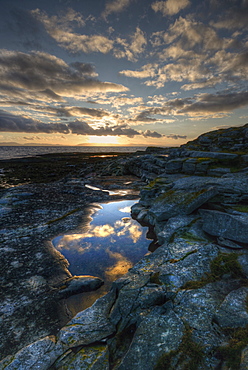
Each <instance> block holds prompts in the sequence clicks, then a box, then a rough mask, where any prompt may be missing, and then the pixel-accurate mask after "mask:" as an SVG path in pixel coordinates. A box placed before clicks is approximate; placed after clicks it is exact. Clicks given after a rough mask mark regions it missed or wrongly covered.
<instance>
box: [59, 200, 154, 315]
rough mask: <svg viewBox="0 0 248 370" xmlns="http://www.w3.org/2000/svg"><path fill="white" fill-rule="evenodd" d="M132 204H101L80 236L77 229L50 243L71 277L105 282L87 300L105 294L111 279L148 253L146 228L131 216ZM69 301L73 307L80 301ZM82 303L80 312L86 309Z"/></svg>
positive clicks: (114, 278) (128, 201)
mask: <svg viewBox="0 0 248 370" xmlns="http://www.w3.org/2000/svg"><path fill="white" fill-rule="evenodd" d="M134 203H135V201H133V200H125V201H120V202H111V203H103V204H101V208H100V209H99V208H98V210H97V212H96V213H95V214H94V215H93V216H92V221H91V223H90V225H89V227H88V230H87V231H85V228H84V229H83V230H84V232H81V233H80V229H79V230H78V233H74V234H66V235H63V236H60V237H57V238H56V239H55V240H54V241H53V242H54V245H55V247H56V248H57V249H58V250H59V251H60V252H61V253H62V254H63V255H64V256H65V257H66V258H67V260H68V261H69V263H70V266H69V270H70V271H71V273H72V274H73V275H94V276H99V277H101V278H102V279H103V280H104V286H103V287H102V288H100V289H99V290H97V291H96V292H94V293H93V292H92V293H90V296H92V297H91V298H90V299H93V297H94V299H95V298H99V297H100V296H101V295H102V294H104V293H106V291H107V290H108V289H109V288H110V286H111V283H112V282H113V281H114V280H116V279H118V278H119V277H121V276H122V275H124V274H125V273H126V272H127V271H128V270H129V269H130V268H131V267H132V266H133V265H134V264H135V263H136V262H138V261H139V260H140V259H141V258H142V257H143V256H144V255H145V254H147V253H149V252H148V247H149V244H150V241H149V240H147V239H146V232H147V228H144V227H141V225H140V224H138V223H137V222H136V221H135V220H133V219H132V218H131V217H130V207H131V206H132V204H134ZM86 295H87V296H86ZM87 297H88V293H83V297H82V298H81V300H84V301H87V300H88V298H87ZM71 299H72V300H74V303H73V304H75V300H76V299H79V298H71ZM77 303H78V302H77ZM84 304H85V303H84ZM84 304H83V305H81V306H80V309H83V308H86V307H85V306H84ZM91 304H92V302H91ZM87 307H88V303H87Z"/></svg>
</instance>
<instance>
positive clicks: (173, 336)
mask: <svg viewBox="0 0 248 370" xmlns="http://www.w3.org/2000/svg"><path fill="white" fill-rule="evenodd" d="M183 332H184V325H183V321H182V320H180V319H179V317H178V316H177V315H176V314H175V313H174V312H173V311H170V312H163V311H162V312H161V309H158V308H154V309H153V310H152V312H151V313H150V314H149V315H147V316H146V317H145V318H144V320H143V321H142V322H141V324H140V325H139V327H138V328H137V330H136V332H135V334H134V338H133V340H132V343H131V345H130V348H129V350H128V352H127V354H126V355H125V357H124V359H123V360H122V361H121V363H120V365H119V366H117V368H116V369H118V370H127V369H142V370H151V369H154V366H155V365H156V364H157V363H158V362H159V360H160V359H161V357H162V355H165V354H169V353H170V352H171V351H175V350H177V349H178V347H179V345H180V342H181V340H182V337H183Z"/></svg>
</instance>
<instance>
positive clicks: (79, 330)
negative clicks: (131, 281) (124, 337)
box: [58, 291, 115, 348]
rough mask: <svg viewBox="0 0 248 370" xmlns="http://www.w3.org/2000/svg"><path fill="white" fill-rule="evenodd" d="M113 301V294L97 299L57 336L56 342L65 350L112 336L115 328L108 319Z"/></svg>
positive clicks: (112, 292) (111, 292)
mask: <svg viewBox="0 0 248 370" xmlns="http://www.w3.org/2000/svg"><path fill="white" fill-rule="evenodd" d="M114 300H115V292H114V291H110V292H109V293H108V294H107V295H105V296H104V297H102V298H99V299H98V300H97V301H96V302H95V303H94V304H93V306H91V307H89V308H87V309H86V310H84V311H82V312H79V313H78V314H77V315H76V316H75V317H74V318H73V319H72V320H71V321H70V322H69V323H68V324H67V325H66V326H64V327H63V328H62V329H61V330H60V332H59V334H58V341H59V342H61V343H62V344H63V345H64V346H65V347H66V348H72V347H77V346H80V345H87V344H89V343H93V342H97V341H100V340H102V339H103V338H106V337H108V336H110V335H112V334H113V333H114V332H115V326H114V325H113V324H112V323H111V322H110V320H109V319H108V314H109V311H110V309H111V307H112V305H113V302H114Z"/></svg>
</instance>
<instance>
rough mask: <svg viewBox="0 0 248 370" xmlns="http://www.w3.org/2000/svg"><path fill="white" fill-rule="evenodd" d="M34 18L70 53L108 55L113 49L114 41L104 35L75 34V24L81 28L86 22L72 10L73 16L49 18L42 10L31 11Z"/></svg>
mask: <svg viewBox="0 0 248 370" xmlns="http://www.w3.org/2000/svg"><path fill="white" fill-rule="evenodd" d="M31 14H32V15H33V17H35V18H36V19H37V20H38V21H39V22H41V23H42V24H43V26H44V27H45V29H46V31H47V33H48V34H49V35H50V36H51V37H52V38H53V39H54V40H56V41H57V42H58V44H59V45H60V46H61V47H63V48H65V49H67V50H69V51H70V52H74V53H78V52H83V53H92V52H101V53H103V54H107V53H108V52H109V51H110V50H112V48H113V41H112V40H110V39H109V38H107V37H105V36H102V35H90V36H89V35H82V34H79V33H75V32H73V28H72V26H73V23H75V22H76V23H77V24H79V25H80V26H83V25H84V22H83V20H82V18H80V17H81V16H80V15H79V13H75V12H74V11H73V10H71V15H70V14H69V15H66V16H52V17H49V16H48V15H47V14H46V13H45V12H42V11H41V10H40V9H35V10H32V11H31Z"/></svg>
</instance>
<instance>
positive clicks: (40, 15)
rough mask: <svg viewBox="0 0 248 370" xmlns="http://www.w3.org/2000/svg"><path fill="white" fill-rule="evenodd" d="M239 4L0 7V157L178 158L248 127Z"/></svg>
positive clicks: (242, 4)
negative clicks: (216, 135)
mask: <svg viewBox="0 0 248 370" xmlns="http://www.w3.org/2000/svg"><path fill="white" fill-rule="evenodd" d="M247 10H248V3H247V1H246V0H233V1H230V2H226V1H222V0H218V1H217V0H208V1H206V0H201V1H194V0H177V1H173V0H166V1H156V0H152V1H148V0H145V1H141V0H119V1H117V0H111V1H110V0H109V1H98V0H95V1H89V0H86V1H83V2H79V1H77V0H61V1H57V2H51V1H47V0H45V1H40V0H32V1H31V0H23V1H22V2H21V4H20V2H18V1H17V0H11V1H8V2H7V1H3V2H2V12H1V15H0V19H1V35H2V37H1V45H0V81H1V82H0V105H1V107H0V143H1V144H0V145H7V144H8V143H11V142H15V143H18V144H20V145H26V144H27V145H34V144H33V143H37V145H48V146H49V145H60V146H77V145H82V146H84V145H85V146H111V145H113V146H162V147H168V146H169V147H170V146H173V147H174V146H180V145H182V144H185V143H186V142H188V141H191V140H193V139H195V138H197V137H198V136H199V135H201V134H203V133H205V132H209V131H212V130H216V129H219V128H227V127H232V126H234V127H235V126H236V127H239V126H242V125H244V124H245V123H247V121H248V112H247V106H248V90H247V79H248V67H247V66H248V63H247V61H248V51H247V46H248V41H247V40H248V35H247V24H248V19H247V18H248V16H247V14H248V11H247Z"/></svg>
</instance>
